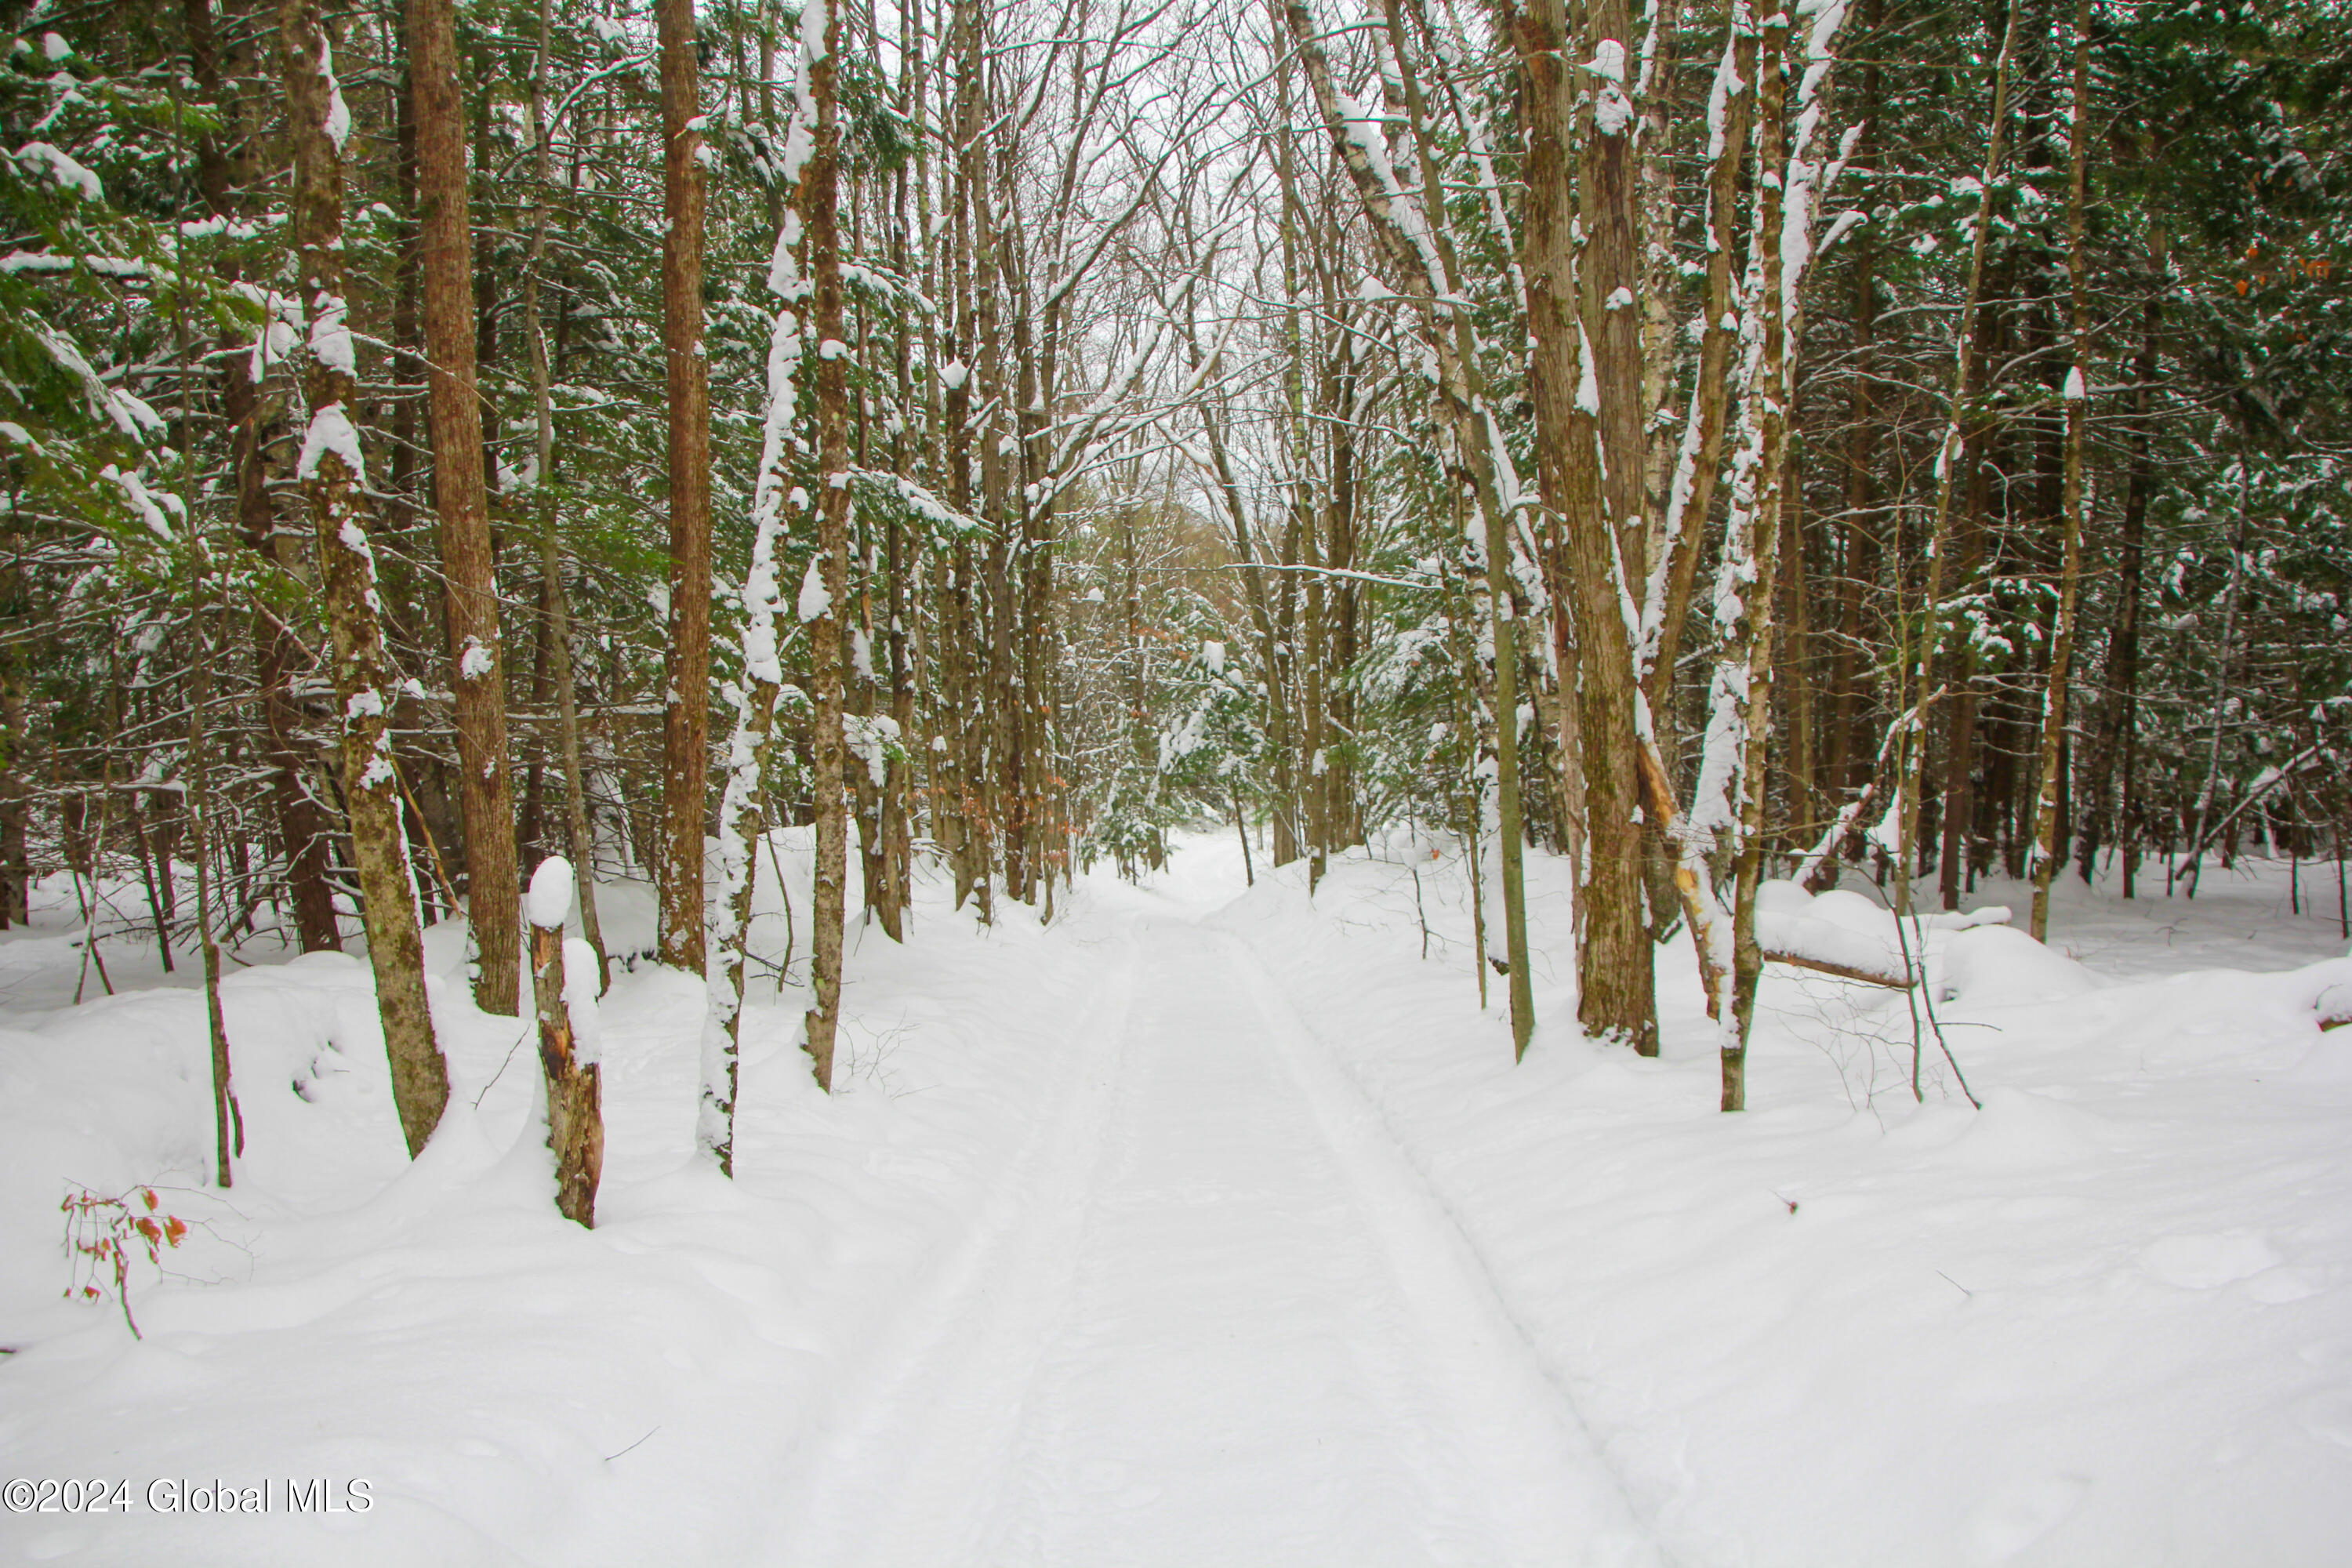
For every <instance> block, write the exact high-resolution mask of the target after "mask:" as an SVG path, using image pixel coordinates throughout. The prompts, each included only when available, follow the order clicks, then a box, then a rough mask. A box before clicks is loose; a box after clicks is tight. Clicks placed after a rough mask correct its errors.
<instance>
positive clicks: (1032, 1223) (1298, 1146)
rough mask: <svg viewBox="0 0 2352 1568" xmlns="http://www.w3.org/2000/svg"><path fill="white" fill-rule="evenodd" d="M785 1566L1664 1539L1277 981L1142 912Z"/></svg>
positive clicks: (1471, 1557) (842, 1439)
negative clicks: (1022, 1143) (1646, 1529)
mask: <svg viewBox="0 0 2352 1568" xmlns="http://www.w3.org/2000/svg"><path fill="white" fill-rule="evenodd" d="M1119 945H1120V947H1121V949H1122V950H1123V951H1122V952H1119V954H1118V956H1117V957H1116V958H1115V959H1112V958H1107V960H1106V964H1105V968H1106V971H1107V973H1106V974H1105V977H1104V978H1103V980H1102V982H1101V984H1100V986H1099V988H1098V991H1097V994H1096V996H1095V998H1094V1000H1093V1002H1092V1004H1091V1005H1090V1006H1089V1007H1088V1009H1087V1011H1086V1012H1085V1013H1084V1014H1083V1015H1082V1016H1080V1017H1079V1019H1078V1021H1077V1023H1076V1029H1077V1030H1078V1031H1079V1042H1078V1043H1079V1047H1080V1049H1079V1051H1078V1053H1077V1059H1078V1060H1080V1061H1082V1062H1083V1064H1084V1066H1083V1068H1082V1069H1081V1070H1080V1071H1079V1072H1078V1073H1076V1074H1075V1075H1074V1076H1073V1077H1072V1079H1071V1080H1070V1081H1069V1082H1068V1083H1067V1086H1066V1099H1065V1100H1064V1102H1063V1104H1062V1105H1061V1107H1060V1108H1059V1110H1058V1112H1057V1114H1056V1116H1055V1118H1054V1119H1053V1120H1051V1121H1048V1122H1047V1123H1045V1127H1044V1131H1043V1132H1042V1134H1041V1136H1040V1137H1039V1139H1038V1140H1037V1142H1036V1143H1035V1144H1034V1146H1033V1147H1032V1149H1031V1150H1030V1151H1029V1152H1028V1154H1027V1156H1026V1158H1025V1159H1024V1162H1023V1164H1022V1167H1021V1169H1020V1170H1019V1172H1018V1173H1016V1174H1015V1176H1014V1177H1013V1179H1012V1180H1010V1181H1008V1182H1007V1183H1006V1184H1005V1185H1004V1187H1003V1189H1002V1190H1001V1191H1000V1192H999V1193H998V1194H996V1195H995V1199H994V1201H993V1203H992V1206H991V1209H990V1211H989V1215H988V1218H987V1220H986V1221H985V1222H984V1223H983V1225H982V1226H981V1227H980V1229H979V1230H978V1232H977V1233H976V1234H975V1235H974V1236H973V1237H972V1238H971V1242H970V1244H969V1247H968V1250H967V1253H966V1256H965V1258H963V1259H962V1260H961V1267H960V1268H957V1269H955V1270H952V1271H950V1275H949V1278H948V1280H947V1283H946V1284H945V1285H944V1286H943V1288H941V1289H940V1290H939V1292H938V1293H937V1294H936V1295H935V1296H934V1297H933V1298H932V1299H930V1300H925V1301H922V1302H919V1303H917V1304H914V1305H912V1306H910V1307H908V1309H907V1310H905V1311H904V1312H903V1314H902V1321H900V1323H899V1324H898V1326H897V1328H896V1331H894V1332H893V1333H891V1334H889V1335H887V1336H886V1338H885V1340H884V1342H882V1343H880V1344H879V1345H877V1347H876V1352H875V1353H874V1354H873V1356H872V1358H871V1361H870V1363H869V1364H870V1366H871V1367H872V1369H873V1372H874V1378H873V1383H872V1385H871V1386H870V1387H869V1388H867V1389H866V1390H864V1391H863V1393H862V1394H861V1396H859V1397H858V1398H856V1399H855V1400H854V1401H853V1402H852V1404H853V1405H854V1407H855V1408H856V1411H857V1414H856V1415H854V1416H853V1418H852V1419H851V1420H850V1422H848V1423H847V1424H846V1426H845V1429H843V1430H839V1431H837V1432H836V1433H835V1434H834V1436H833V1439H832V1444H831V1447H830V1449H829V1451H828V1452H826V1453H824V1455H823V1456H822V1457H821V1458H817V1459H816V1460H815V1462H814V1463H811V1464H809V1465H807V1466H805V1467H804V1468H803V1473H802V1474H801V1475H800V1476H798V1477H797V1478H796V1479H795V1483H794V1486H793V1491H792V1493H791V1495H790V1496H789V1497H788V1499H787V1500H786V1502H785V1504H784V1507H783V1517H782V1523H781V1525H780V1529H779V1532H778V1533H779V1539H778V1546H779V1551H778V1555H777V1561H779V1562H792V1563H877V1564H881V1563H936V1564H950V1563H1004V1562H1052V1563H1114V1562H1116V1563H1170V1564H1200V1563H1244V1562H1294V1563H1305V1562H1317V1563H1350V1564H1360V1565H1370V1564H1383V1563H1505V1562H1509V1563H1642V1562H1648V1561H1653V1560H1654V1552H1653V1551H1652V1549H1651V1548H1650V1547H1648V1546H1647V1545H1646V1544H1645V1543H1644V1542H1643V1535H1642V1532H1641V1531H1640V1530H1639V1529H1638V1527H1637V1526H1636V1525H1635V1524H1634V1522H1633V1516H1632V1514H1631V1511H1630V1510H1629V1509H1628V1507H1627V1505H1626V1502H1625V1500H1624V1498H1623V1496H1622V1493H1621V1492H1620V1491H1619V1489H1618V1488H1617V1485H1616V1482H1615V1481H1614V1479H1612V1476H1611V1475H1610V1473H1609V1471H1608V1470H1607V1468H1605V1467H1604V1465H1603V1464H1602V1462H1601V1457H1600V1455H1599V1454H1598V1453H1597V1451H1596V1450H1595V1448H1594V1447H1593V1444H1592V1442H1591V1438H1590V1437H1589V1436H1587V1434H1586V1432H1585V1430H1584V1427H1583V1426H1582V1424H1581V1423H1580V1420H1579V1418H1578V1416H1577V1414H1576V1412H1575V1410H1574V1409H1573V1408H1572V1406H1571V1405H1570V1403H1569V1401H1568V1400H1567V1398H1566V1397H1565V1396H1564V1394H1562V1393H1561V1391H1560V1390H1559V1388H1558V1387H1557V1386H1555V1385H1554V1384H1553V1383H1552V1382H1551V1380H1550V1379H1549V1378H1548V1377H1547V1376H1546V1374H1545V1373H1544V1371H1543V1369H1542V1368H1541V1367H1540V1366H1539V1365H1538V1362H1537V1359H1536V1356H1535V1353H1534V1352H1533V1351H1532V1350H1531V1348H1530V1347H1529V1346H1528V1343H1527V1342H1526V1341H1525V1339H1524V1338H1522V1336H1521V1334H1520V1332H1519V1331H1518V1330H1517V1327H1516V1326H1515V1325H1514V1324H1513V1323H1512V1322H1511V1321H1510V1319H1509V1318H1508V1316H1507V1314H1506V1312H1505V1310H1504V1309H1503V1307H1502V1304H1501V1303H1500V1301H1499V1300H1497V1299H1496V1295H1495V1292H1494V1289H1493V1287H1492V1286H1491V1284H1490V1283H1489V1282H1488V1280H1487V1278H1486V1274H1485V1272H1484V1269H1483V1268H1482V1266H1481V1265H1480V1264H1479V1262H1478V1260H1477V1259H1476V1258H1475V1256H1474V1255H1473V1254H1472V1253H1471V1251H1470V1249H1469V1247H1467V1246H1466V1245H1465V1243H1464V1241H1463V1239H1462V1237H1461V1236H1460V1234H1459V1232H1458V1231H1457V1230H1456V1229H1455V1228H1454V1223H1453V1221H1452V1219H1451V1218H1450V1217H1449V1216H1448V1215H1447V1214H1446V1213H1445V1211H1444V1208H1443V1207H1442V1206H1441V1205H1440V1204H1439V1203H1438V1201H1437V1199H1436V1198H1435V1196H1434V1195H1433V1194H1432V1193H1431V1192H1430V1191H1429V1190H1428V1188H1427V1187H1426V1186H1425V1185H1424V1184H1423V1183H1422V1182H1421V1180H1420V1179H1419V1177H1418V1176H1417V1175H1416V1174H1415V1173H1413V1171H1412V1167H1411V1165H1410V1164H1409V1163H1407V1161H1406V1160H1405V1158H1404V1157H1403V1155H1402V1152H1400V1151H1399V1150H1398V1149H1397V1148H1396V1146H1395V1145H1394V1144H1393V1143H1392V1142H1390V1140H1389V1138H1388V1136H1387V1134H1386V1132H1385V1131H1384V1130H1383V1129H1382V1127H1381V1123H1380V1121H1379V1118H1378V1116H1377V1114H1376V1112H1374V1110H1372V1109H1371V1107H1370V1105H1369V1104H1368V1103H1367V1102H1366V1101H1365V1100H1363V1099H1362V1098H1361V1097H1360V1095H1359V1094H1358V1092H1357V1091H1356V1090H1355V1089H1354V1088H1353V1087H1352V1086H1351V1085H1350V1084H1349V1081H1348V1080H1347V1079H1345V1078H1344V1077H1343V1075H1342V1074H1341V1072H1340V1070H1339V1068H1338V1066H1337V1064H1336V1063H1335V1062H1333V1061H1332V1060H1331V1059H1330V1058H1329V1057H1328V1054H1327V1052H1326V1051H1325V1049H1324V1047H1323V1046H1322V1045H1321V1043H1320V1042H1319V1041H1318V1039H1317V1038H1316V1037H1315V1036H1314V1034H1313V1032H1312V1031H1311V1029H1309V1028H1308V1027H1307V1026H1306V1025H1305V1024H1304V1023H1303V1022H1302V1021H1301V1020H1300V1019H1299V1018H1298V1017H1297V1016H1296V1015H1295V1014H1294V1013H1293V1012H1292V1010H1291V1009H1290V1007H1289V1006H1288V1005H1287V1004H1286V1002H1285V1001H1284V1000H1283V998H1282V996H1281V994H1280V991H1279V988H1278V984H1277V983H1276V980H1275V979H1274V978H1272V977H1271V976H1269V975H1268V974H1267V973H1266V972H1265V970H1264V969H1263V968H1262V967H1261V966H1260V965H1259V963H1257V961H1256V960H1255V958H1254V957H1252V956H1251V955H1250V954H1249V953H1248V952H1246V951H1245V950H1244V948H1243V947H1242V946H1241V945H1240V944H1239V943H1238V942H1234V940H1233V939H1232V938H1230V937H1226V936H1223V935H1220V934H1217V933H1215V932H1213V931H1207V930H1203V929H1202V928H1200V927H1197V926H1193V925H1192V924H1189V923H1187V922H1183V921H1178V920H1175V919H1172V918H1160V919H1146V920H1144V921H1140V922H1139V926H1138V927H1137V928H1136V929H1134V930H1132V931H1129V932H1128V933H1127V934H1126V936H1125V937H1124V938H1123V940H1122V941H1121V942H1120V944H1119Z"/></svg>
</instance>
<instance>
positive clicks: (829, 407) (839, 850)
mask: <svg viewBox="0 0 2352 1568" xmlns="http://www.w3.org/2000/svg"><path fill="white" fill-rule="evenodd" d="M810 4H812V5H824V0H810ZM840 38H841V18H840V14H839V12H838V11H837V10H835V8H834V7H833V6H832V5H825V15H824V53H823V54H822V55H819V54H818V53H817V51H816V50H815V48H814V47H811V49H810V51H809V53H810V56H811V58H810V61H809V65H808V73H809V89H810V93H811V96H812V98H813V99H814V105H815V149H814V152H813V153H811V154H810V157H809V163H808V173H807V174H806V175H805V176H804V181H805V183H804V184H803V192H804V195H803V198H802V199H803V204H804V205H805V207H806V209H807V214H808V236H809V273H810V276H811V279H812V280H813V281H814V284H815V292H816V300H815V304H816V310H815V320H814V326H815V331H816V340H817V361H816V427H817V497H816V506H817V538H816V560H815V562H814V571H815V572H816V574H817V576H818V581H819V584H821V586H822V588H823V590H824V607H823V609H822V610H821V611H820V612H819V613H818V614H817V615H816V616H814V617H813V618H812V619H811V620H810V621H809V653H810V673H811V684H812V686H813V687H814V696H815V699H816V720H815V733H814V739H813V741H812V743H811V746H810V750H811V751H812V752H814V761H815V763H816V768H815V773H816V873H815V887H814V893H813V897H812V900H811V901H812V904H813V906H814V907H813V910H812V911H811V919H812V921H813V922H814V936H813V938H812V940H811V942H810V950H811V952H812V955H813V956H812V959H811V964H810V979H809V989H810V992H811V999H812V1001H813V1002H814V1005H813V1006H811V1007H810V1008H809V1010H808V1016H807V1029H808V1053H809V1059H810V1062H811V1064H812V1066H813V1068H814V1071H815V1073H816V1081H817V1084H818V1086H819V1087H820V1088H822V1089H826V1090H828V1091H830V1090H831V1089H832V1088H833V1066H834V1045H835V1036H836V1034H837V1032H838V1030H839V1028H840V1025H841V928H842V921H843V917H844V915H845V910H846V896H847V891H848V889H847V886H846V884H847V882H848V877H849V810H848V800H847V795H846V786H845V764H846V762H847V751H848V748H847V745H846V744H845V737H844V735H843V733H842V723H841V721H842V687H843V671H842V636H841V627H842V620H843V617H844V616H845V615H846V613H847V611H848V608H849V391H848V382H847V376H846V373H847V370H848V364H847V361H848V358H849V351H848V346H847V343H846V342H845V339H844V337H843V334H842V309H841V229H840V223H839V217H838V207H837V203H838V195H837V190H836V186H837V184H838V175H839V169H840V161H841V130H840V123H839V114H838V110H837V107H836V103H835V61H836V57H837V55H838V52H839V48H840ZM811 43H812V45H814V39H812V40H811ZM806 609H807V606H803V614H806ZM998 609H999V613H1000V614H1009V612H1010V605H1006V604H1004V603H1003V602H1002V601H1000V603H999V605H998ZM1008 662H1009V661H1008Z"/></svg>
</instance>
